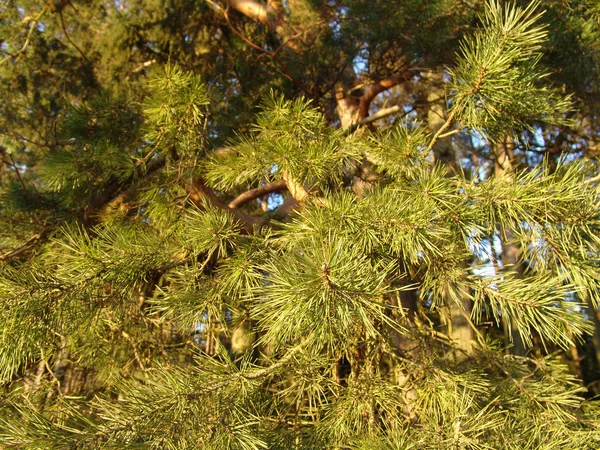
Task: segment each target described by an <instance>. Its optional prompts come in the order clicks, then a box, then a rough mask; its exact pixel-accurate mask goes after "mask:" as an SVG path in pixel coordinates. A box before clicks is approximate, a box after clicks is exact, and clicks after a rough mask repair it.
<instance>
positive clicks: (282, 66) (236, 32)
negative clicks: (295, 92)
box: [223, 10, 311, 95]
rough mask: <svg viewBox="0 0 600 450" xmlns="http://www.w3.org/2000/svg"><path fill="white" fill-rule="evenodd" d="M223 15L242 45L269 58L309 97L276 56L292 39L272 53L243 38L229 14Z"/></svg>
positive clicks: (299, 82)
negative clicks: (244, 44)
mask: <svg viewBox="0 0 600 450" xmlns="http://www.w3.org/2000/svg"><path fill="white" fill-rule="evenodd" d="M223 15H224V16H225V21H226V22H227V25H228V26H229V28H230V29H231V31H232V32H233V34H235V35H236V36H237V37H239V38H240V39H241V40H242V41H244V43H246V44H247V45H248V46H250V47H252V48H253V49H254V50H257V51H259V52H261V53H263V54H265V55H267V56H269V57H270V58H271V59H272V60H273V61H274V62H275V63H276V64H277V65H278V66H279V67H280V69H281V73H282V75H283V76H284V77H286V78H287V79H288V80H290V81H291V82H292V83H294V84H295V85H296V87H298V88H299V89H300V90H301V91H302V92H304V93H305V94H307V95H311V91H310V90H309V89H308V88H307V87H306V86H305V85H304V83H302V82H301V81H300V80H297V79H296V78H294V76H293V75H292V74H291V73H290V71H289V70H288V68H287V66H286V65H285V64H284V63H283V62H282V61H281V60H280V59H279V56H278V53H279V52H280V50H281V49H282V48H283V46H284V45H286V44H288V43H289V42H290V41H291V40H292V39H293V37H292V38H290V39H288V40H287V41H286V42H285V43H284V44H282V45H281V46H280V47H279V48H278V49H277V50H275V51H274V52H271V51H269V50H266V49H264V48H262V47H261V46H260V45H258V44H256V43H255V42H252V41H251V40H250V39H248V38H247V37H246V36H244V34H243V33H242V32H241V31H239V30H238V29H237V28H236V27H234V26H233V24H232V23H231V20H230V19H229V14H228V12H227V11H226V10H225V11H223Z"/></svg>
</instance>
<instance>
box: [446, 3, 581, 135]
mask: <svg viewBox="0 0 600 450" xmlns="http://www.w3.org/2000/svg"><path fill="white" fill-rule="evenodd" d="M538 5H539V2H537V1H535V2H531V3H530V4H529V5H528V7H527V8H525V9H523V10H519V9H516V8H514V7H512V8H511V7H510V6H508V7H503V6H502V5H501V4H500V2H498V1H495V0H494V1H491V2H488V4H487V6H486V12H485V16H484V21H483V27H482V28H481V29H480V30H479V31H478V32H476V33H475V35H474V36H473V38H471V39H467V40H466V41H465V42H464V43H463V44H462V46H461V53H460V55H459V57H458V60H457V64H456V67H455V68H453V69H452V70H451V71H450V74H451V75H452V77H453V84H452V90H453V91H454V95H453V100H452V101H453V111H454V114H456V115H458V116H459V117H460V118H461V121H462V122H463V123H464V125H465V126H466V127H469V128H472V129H474V130H476V131H478V132H481V133H483V134H485V135H487V136H489V137H491V138H493V139H497V138H499V137H500V136H501V135H502V134H503V133H504V134H505V133H510V132H512V131H513V130H521V129H523V128H524V127H527V126H532V125H533V123H534V121H544V122H550V123H560V122H564V119H563V117H564V114H565V113H566V112H567V111H568V110H569V109H570V103H569V101H568V98H564V97H563V96H561V95H559V94H558V92H556V91H553V90H551V89H550V88H548V87H539V81H540V80H541V79H542V78H544V77H546V76H547V74H545V73H544V72H543V71H541V70H540V69H539V68H538V67H537V66H538V62H539V60H540V58H541V45H542V43H543V42H544V40H545V38H546V34H547V32H546V31H545V30H544V29H543V27H541V26H539V25H536V20H537V19H539V17H540V15H539V14H536V13H535V10H536V8H537V6H538Z"/></svg>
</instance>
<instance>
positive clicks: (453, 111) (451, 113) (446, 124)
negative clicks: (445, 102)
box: [427, 109, 456, 151]
mask: <svg viewBox="0 0 600 450" xmlns="http://www.w3.org/2000/svg"><path fill="white" fill-rule="evenodd" d="M455 114H456V109H453V110H452V111H451V112H450V115H449V116H448V119H447V120H446V122H445V123H444V125H442V126H441V128H440V129H439V130H437V133H435V135H434V136H433V139H431V142H430V143H429V145H428V146H427V151H430V150H431V149H432V148H433V146H434V145H435V143H436V142H437V141H438V139H440V137H442V134H443V133H444V131H446V130H447V129H448V127H450V125H452V121H453V120H454V115H455Z"/></svg>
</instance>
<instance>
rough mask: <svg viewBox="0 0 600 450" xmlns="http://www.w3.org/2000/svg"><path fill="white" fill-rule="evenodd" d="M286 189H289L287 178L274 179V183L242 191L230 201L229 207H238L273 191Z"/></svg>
mask: <svg viewBox="0 0 600 450" xmlns="http://www.w3.org/2000/svg"><path fill="white" fill-rule="evenodd" d="M285 189H287V184H286V182H285V180H279V181H274V182H272V183H268V184H265V185H264V186H260V187H257V188H254V189H250V190H249V191H246V192H243V193H241V194H240V195H238V196H237V197H236V198H234V199H233V200H232V201H230V202H229V204H228V205H227V207H228V208H230V209H237V208H240V207H241V206H243V205H245V204H246V203H248V202H251V201H252V200H255V199H257V198H260V197H262V196H264V195H267V194H272V193H273V192H280V191H283V190H285Z"/></svg>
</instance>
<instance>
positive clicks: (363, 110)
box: [358, 70, 413, 120]
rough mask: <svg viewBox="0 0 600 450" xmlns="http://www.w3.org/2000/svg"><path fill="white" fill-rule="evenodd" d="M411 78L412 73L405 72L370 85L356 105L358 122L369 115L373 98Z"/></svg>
mask: <svg viewBox="0 0 600 450" xmlns="http://www.w3.org/2000/svg"><path fill="white" fill-rule="evenodd" d="M412 77H413V74H412V72H411V71H408V70H405V71H404V72H402V73H401V74H398V75H395V76H393V77H391V78H386V79H384V80H381V81H377V82H375V83H373V84H371V85H370V86H369V87H368V88H367V89H366V90H365V93H364V94H363V95H362V97H361V98H360V102H359V105H358V108H359V110H358V117H359V120H363V119H365V118H366V117H367V116H368V115H369V107H370V106H371V102H372V101H373V100H374V99H375V97H377V95H379V94H380V93H382V92H384V91H387V90H388V89H391V88H393V87H394V86H397V85H399V84H402V83H404V82H406V81H408V80H410V79H411V78H412Z"/></svg>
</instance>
